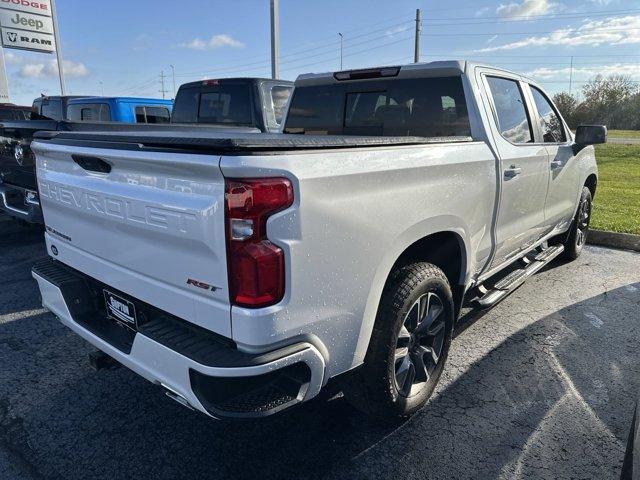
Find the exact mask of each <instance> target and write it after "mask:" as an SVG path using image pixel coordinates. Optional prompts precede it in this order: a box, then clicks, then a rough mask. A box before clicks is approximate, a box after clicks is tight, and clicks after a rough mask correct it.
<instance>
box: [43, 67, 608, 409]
mask: <svg viewBox="0 0 640 480" xmlns="http://www.w3.org/2000/svg"><path fill="white" fill-rule="evenodd" d="M39 137H40V138H38V139H37V141H36V142H34V145H33V149H34V151H35V152H36V159H37V170H38V180H39V184H38V187H39V190H40V197H41V202H42V206H43V210H44V217H45V223H46V232H45V238H46V245H47V250H48V252H49V258H47V259H45V260H44V261H42V262H39V263H38V264H36V265H35V266H34V267H33V276H34V278H35V279H36V280H37V282H38V284H39V287H40V292H41V294H42V302H43V305H44V306H45V307H46V308H48V309H49V310H50V311H52V312H53V313H54V314H55V315H56V316H57V317H58V318H59V319H60V321H61V322H62V323H63V324H65V325H66V326H68V327H69V328H70V329H71V330H73V331H74V332H75V333H77V334H78V335H80V336H81V337H83V338H84V339H86V340H87V341H88V342H89V343H91V344H93V345H94V346H95V347H97V349H99V351H101V352H103V354H105V355H107V356H108V357H110V358H111V359H115V360H116V361H117V362H118V363H120V364H122V365H124V366H126V367H128V368H130V369H132V370H133V371H135V372H137V373H138V374H140V375H141V376H143V377H144V378H146V379H148V380H149V381H151V382H154V383H155V384H157V385H159V386H161V387H162V388H163V389H164V391H165V392H166V393H167V395H168V396H170V397H171V398H172V399H174V400H176V401H178V402H180V403H181V404H183V405H185V406H188V407H190V408H193V409H196V410H199V411H202V412H204V413H206V414H208V415H210V416H212V417H215V418H221V417H256V416H264V415H269V414H272V413H275V412H279V411H281V410H284V409H286V408H288V407H291V406H293V405H295V404H298V403H300V402H304V401H307V400H309V399H311V398H313V397H315V396H316V395H318V393H319V392H320V391H321V389H322V388H323V387H325V386H326V385H327V384H328V382H329V380H331V379H334V381H333V382H331V384H332V385H336V384H337V385H340V387H341V388H342V389H343V391H344V393H345V396H346V397H347V398H348V399H349V400H350V401H352V402H353V403H354V404H355V405H357V406H358V407H360V408H362V409H363V410H364V411H366V412H369V413H371V414H373V415H376V416H380V417H383V418H388V419H394V418H401V417H405V416H408V415H410V414H412V413H413V412H415V411H416V410H417V409H419V408H420V407H421V406H422V405H424V404H425V402H426V401H427V399H428V398H429V396H430V395H431V394H432V392H433V390H434V388H435V386H436V383H437V382H438V379H439V377H440V375H441V373H442V371H443V367H444V365H445V361H446V359H447V354H448V351H449V346H450V344H451V341H452V332H453V331H454V326H455V324H456V320H457V318H458V317H459V312H460V310H461V308H462V307H463V306H469V305H470V306H473V307H475V308H488V307H491V306H492V305H494V304H496V303H497V302H498V301H500V300H501V299H502V298H504V297H505V296H506V295H508V294H509V293H510V292H511V291H513V290H514V289H515V288H517V287H518V286H519V285H521V284H522V283H523V282H524V281H525V280H526V278H527V277H529V276H530V275H532V274H533V273H535V272H536V271H538V270H540V268H542V267H543V266H545V265H547V264H548V263H549V262H550V261H551V260H552V259H554V258H555V257H558V256H564V257H565V258H566V259H573V258H576V257H577V256H578V255H579V254H580V251H581V249H582V248H583V245H584V243H585V239H586V235H587V231H588V226H589V218H590V212H591V201H592V198H593V195H594V194H595V191H596V185H597V169H596V161H595V156H594V149H593V147H592V146H590V145H591V144H595V143H602V142H604V141H605V140H606V128H605V127H602V126H581V127H578V129H577V131H576V134H575V136H574V135H573V133H572V132H571V131H570V130H569V128H567V125H566V123H565V122H564V121H563V119H562V117H561V116H560V114H559V112H558V110H557V109H556V107H555V106H554V105H553V103H552V102H551V101H550V99H549V97H548V95H547V94H546V93H545V92H544V90H543V89H542V88H541V87H540V86H539V85H538V84H536V83H535V82H534V81H532V80H530V79H528V78H525V77H523V76H521V75H518V74H516V73H511V72H508V71H505V70H501V69H497V68H492V67H489V66H483V65H478V64H474V63H471V62H465V61H449V62H433V63H426V64H414V65H407V66H399V67H384V68H372V69H365V70H352V71H341V72H336V73H327V74H307V75H302V76H300V77H299V78H298V79H297V81H296V84H295V89H294V93H293V97H292V99H291V101H290V106H289V109H288V113H287V115H286V119H285V122H284V134H276V135H271V134H265V135H250V134H235V135H234V134H229V133H216V132H215V131H213V130H204V131H192V132H190V131H188V130H187V131H185V130H183V131H173V132H172V131H170V130H167V131H165V132H163V134H162V135H160V134H157V135H150V134H147V133H145V132H143V131H140V132H135V131H130V132H45V133H43V134H41V135H39Z"/></svg>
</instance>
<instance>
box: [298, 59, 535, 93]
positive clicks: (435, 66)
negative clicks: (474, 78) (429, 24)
mask: <svg viewBox="0 0 640 480" xmlns="http://www.w3.org/2000/svg"><path fill="white" fill-rule="evenodd" d="M475 67H486V68H491V69H493V70H500V71H502V72H505V73H509V74H511V75H517V76H519V77H522V78H525V77H524V76H523V75H521V74H519V73H516V72H512V71H509V70H505V69H504V68H499V67H494V66H492V65H487V64H483V63H478V62H473V61H469V60H440V61H436V62H423V63H409V64H405V65H388V66H380V67H374V68H362V69H354V70H343V71H337V72H324V73H303V74H302V75H299V76H298V78H297V79H296V82H295V85H296V86H300V87H301V86H311V85H326V84H328V83H340V81H342V80H348V79H349V78H343V79H342V80H341V79H339V78H336V77H339V76H340V75H341V74H343V75H344V76H345V77H346V76H347V75H350V74H355V75H358V76H357V79H358V80H366V79H367V76H366V75H367V72H371V73H372V74H373V73H374V72H383V73H382V75H377V76H375V77H374V76H371V77H369V78H372V79H373V78H377V79H379V78H380V77H381V76H382V77H385V76H386V77H396V78H420V77H433V76H447V75H462V74H463V73H466V72H469V71H471V70H472V69H473V68H475ZM354 79H355V78H354Z"/></svg>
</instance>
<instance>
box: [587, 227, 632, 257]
mask: <svg viewBox="0 0 640 480" xmlns="http://www.w3.org/2000/svg"><path fill="white" fill-rule="evenodd" d="M587 243H588V244H590V245H599V246H601V247H611V248H621V249H624V250H633V251H635V252H640V235H632V234H630V233H616V232H606V231H604V230H589V234H588V235H587Z"/></svg>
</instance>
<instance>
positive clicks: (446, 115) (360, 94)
mask: <svg viewBox="0 0 640 480" xmlns="http://www.w3.org/2000/svg"><path fill="white" fill-rule="evenodd" d="M285 132H286V133H306V134H315V135H378V136H379V135H382V136H420V137H452V136H469V135H471V129H470V126H469V115H468V112H467V104H466V100H465V96H464V90H463V87H462V79H461V78H460V77H459V76H456V77H437V78H420V79H406V80H398V79H385V80H368V81H348V82H345V83H338V84H332V85H322V86H310V87H298V88H296V90H295V91H294V94H293V99H292V100H291V106H290V107H289V115H288V117H287V122H286V126H285Z"/></svg>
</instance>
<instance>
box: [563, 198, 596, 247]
mask: <svg viewBox="0 0 640 480" xmlns="http://www.w3.org/2000/svg"><path fill="white" fill-rule="evenodd" d="M591 202H592V198H591V190H589V189H588V188H587V187H582V194H581V195H580V203H579V204H578V210H577V211H576V216H575V217H574V219H573V223H572V225H571V229H570V230H569V236H568V237H567V239H566V240H565V241H564V243H563V245H564V253H563V256H564V258H565V259H567V260H575V259H576V258H578V257H579V256H580V253H581V252H582V247H584V245H585V243H586V242H587V234H588V233H589V222H590V221H591Z"/></svg>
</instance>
